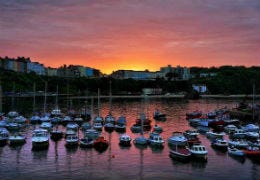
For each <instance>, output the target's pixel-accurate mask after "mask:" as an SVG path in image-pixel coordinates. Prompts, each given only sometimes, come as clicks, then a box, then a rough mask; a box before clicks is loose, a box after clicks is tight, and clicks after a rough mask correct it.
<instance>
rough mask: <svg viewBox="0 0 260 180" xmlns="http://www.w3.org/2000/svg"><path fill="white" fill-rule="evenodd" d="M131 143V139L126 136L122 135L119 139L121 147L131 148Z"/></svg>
mask: <svg viewBox="0 0 260 180" xmlns="http://www.w3.org/2000/svg"><path fill="white" fill-rule="evenodd" d="M131 141H132V139H131V137H130V136H129V135H128V134H122V135H121V136H120V137H119V144H120V145H121V146H131Z"/></svg>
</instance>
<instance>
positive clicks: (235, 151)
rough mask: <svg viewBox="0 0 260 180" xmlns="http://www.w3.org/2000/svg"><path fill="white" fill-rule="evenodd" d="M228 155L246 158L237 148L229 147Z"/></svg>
mask: <svg viewBox="0 0 260 180" xmlns="http://www.w3.org/2000/svg"><path fill="white" fill-rule="evenodd" d="M228 154H229V155H231V156H239V157H243V156H245V153H244V152H243V150H240V149H237V148H235V147H228Z"/></svg>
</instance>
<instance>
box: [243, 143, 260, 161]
mask: <svg viewBox="0 0 260 180" xmlns="http://www.w3.org/2000/svg"><path fill="white" fill-rule="evenodd" d="M243 152H244V154H245V155H246V156H247V157H251V158H259V157H260V149H259V147H251V146H249V147H248V148H247V149H244V150H243Z"/></svg>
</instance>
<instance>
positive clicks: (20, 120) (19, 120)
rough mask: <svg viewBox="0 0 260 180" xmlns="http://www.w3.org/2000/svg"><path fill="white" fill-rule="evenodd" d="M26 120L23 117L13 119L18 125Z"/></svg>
mask: <svg viewBox="0 0 260 180" xmlns="http://www.w3.org/2000/svg"><path fill="white" fill-rule="evenodd" d="M26 121H27V119H26V118H25V117H24V116H17V117H15V118H14V122H16V123H19V124H25V123H26Z"/></svg>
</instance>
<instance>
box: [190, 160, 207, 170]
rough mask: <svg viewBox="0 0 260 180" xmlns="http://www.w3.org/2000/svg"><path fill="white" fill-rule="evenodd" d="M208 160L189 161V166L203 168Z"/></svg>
mask: <svg viewBox="0 0 260 180" xmlns="http://www.w3.org/2000/svg"><path fill="white" fill-rule="evenodd" d="M207 164H208V161H194V160H193V161H191V166H192V167H193V168H196V169H205V168H206V166H207Z"/></svg>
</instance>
